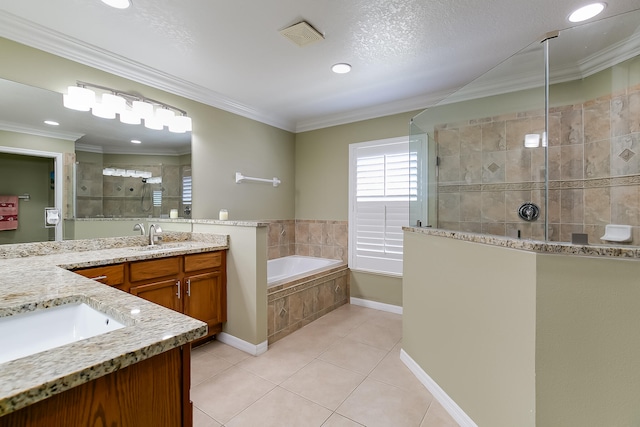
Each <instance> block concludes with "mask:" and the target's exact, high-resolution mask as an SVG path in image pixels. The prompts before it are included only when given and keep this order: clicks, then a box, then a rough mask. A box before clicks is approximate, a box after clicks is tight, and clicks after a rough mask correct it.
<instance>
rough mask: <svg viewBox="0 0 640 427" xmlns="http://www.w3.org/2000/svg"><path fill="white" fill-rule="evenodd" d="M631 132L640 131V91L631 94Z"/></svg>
mask: <svg viewBox="0 0 640 427" xmlns="http://www.w3.org/2000/svg"><path fill="white" fill-rule="evenodd" d="M628 100H629V132H640V92H639V91H635V92H633V93H630V94H629V97H628Z"/></svg>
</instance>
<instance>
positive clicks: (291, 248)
mask: <svg viewBox="0 0 640 427" xmlns="http://www.w3.org/2000/svg"><path fill="white" fill-rule="evenodd" d="M268 223H269V230H268V240H267V251H268V252H267V255H268V259H275V258H281V257H285V256H289V255H303V256H313V257H319V258H329V259H341V260H342V261H344V262H347V258H348V252H347V245H348V233H349V230H348V227H347V221H330V220H300V219H297V220H273V221H268Z"/></svg>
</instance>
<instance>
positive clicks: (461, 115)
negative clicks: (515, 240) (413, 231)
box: [410, 11, 640, 244]
mask: <svg viewBox="0 0 640 427" xmlns="http://www.w3.org/2000/svg"><path fill="white" fill-rule="evenodd" d="M639 23H640V11H634V12H630V13H626V14H623V15H618V16H615V17H612V18H608V19H603V20H600V21H595V22H592V23H588V24H584V25H580V26H576V27H574V28H571V29H567V30H562V31H559V32H555V33H549V34H548V35H547V36H545V37H544V38H543V39H544V40H539V41H536V42H535V43H532V44H531V45H530V46H528V47H526V48H525V49H523V50H522V51H520V52H518V53H516V54H515V55H513V56H511V57H510V58H509V59H507V60H506V61H504V62H503V63H501V64H500V65H498V66H497V67H495V68H494V69H492V70H490V71H489V72H487V73H486V74H484V75H482V76H481V77H479V78H478V79H476V80H474V81H473V82H472V83H470V84H468V85H467V86H465V87H464V88H462V89H460V90H459V91H457V92H455V93H454V94H452V95H451V96H449V97H447V98H446V99H444V100H443V101H441V102H439V103H438V104H436V105H434V106H433V107H430V108H428V109H426V110H425V111H423V112H421V113H420V114H418V115H416V116H415V117H414V118H413V119H412V121H411V150H412V151H413V152H415V153H417V157H418V164H417V172H416V173H417V187H416V189H415V197H414V198H413V200H412V201H411V211H410V223H411V225H412V226H422V227H425V226H432V227H438V228H444V229H449V230H458V231H467V232H477V233H485V234H494V235H505V236H511V237H520V238H526V239H535V240H551V241H567V242H568V241H571V240H572V237H573V238H575V237H576V236H581V237H584V235H585V234H586V235H587V238H588V242H589V243H590V244H595V243H600V242H601V237H602V236H603V235H604V234H605V227H606V226H607V225H608V224H624V225H631V226H632V228H633V244H637V242H640V56H638V55H639V54H640V24H639Z"/></svg>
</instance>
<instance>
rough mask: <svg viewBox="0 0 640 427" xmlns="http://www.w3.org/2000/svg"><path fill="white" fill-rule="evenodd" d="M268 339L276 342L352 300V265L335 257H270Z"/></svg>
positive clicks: (268, 262)
mask: <svg viewBox="0 0 640 427" xmlns="http://www.w3.org/2000/svg"><path fill="white" fill-rule="evenodd" d="M267 275H268V279H267V322H268V330H267V340H268V342H269V344H273V343H274V342H276V341H277V340H279V339H281V338H283V337H285V336H287V335H289V334H290V333H292V332H294V331H295V330H297V329H299V328H301V327H303V326H305V325H307V324H309V323H311V322H313V321H314V320H316V319H318V318H320V317H321V316H324V315H325V314H327V313H329V312H330V311H332V310H335V309H336V308H338V307H340V306H341V305H343V304H347V303H348V302H349V297H350V287H349V267H348V266H347V264H346V263H344V262H342V261H341V260H336V259H325V258H314V257H308V256H298V255H295V256H288V257H284V258H277V259H273V260H269V261H267Z"/></svg>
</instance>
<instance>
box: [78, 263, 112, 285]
mask: <svg viewBox="0 0 640 427" xmlns="http://www.w3.org/2000/svg"><path fill="white" fill-rule="evenodd" d="M74 273H77V274H80V275H82V276H84V277H87V278H89V279H92V280H96V281H98V282H100V283H104V284H105V285H109V286H117V285H121V284H123V283H124V264H115V265H105V266H102V267H92V268H83V269H81V270H75V271H74Z"/></svg>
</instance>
